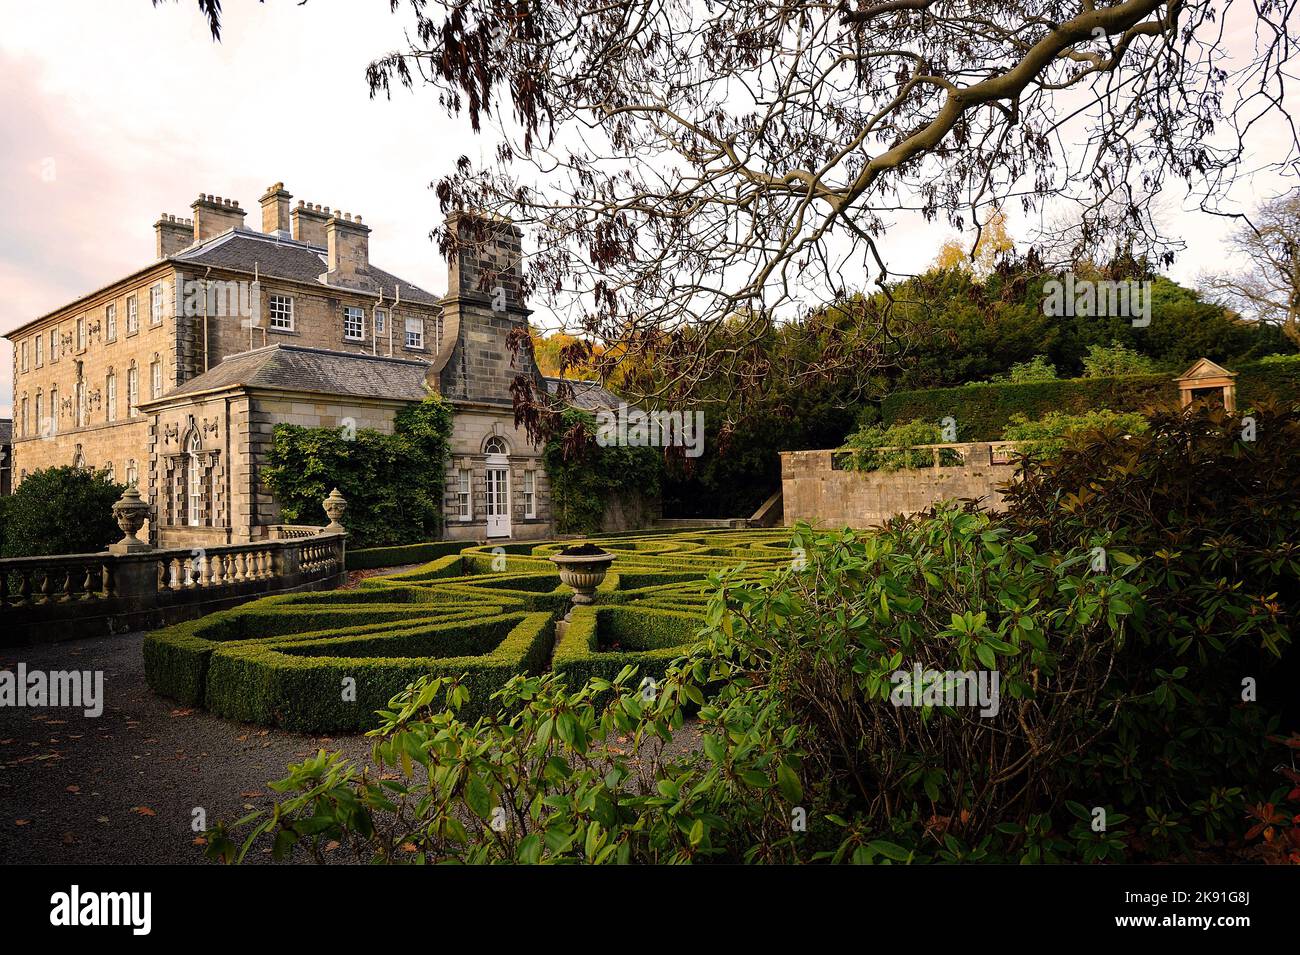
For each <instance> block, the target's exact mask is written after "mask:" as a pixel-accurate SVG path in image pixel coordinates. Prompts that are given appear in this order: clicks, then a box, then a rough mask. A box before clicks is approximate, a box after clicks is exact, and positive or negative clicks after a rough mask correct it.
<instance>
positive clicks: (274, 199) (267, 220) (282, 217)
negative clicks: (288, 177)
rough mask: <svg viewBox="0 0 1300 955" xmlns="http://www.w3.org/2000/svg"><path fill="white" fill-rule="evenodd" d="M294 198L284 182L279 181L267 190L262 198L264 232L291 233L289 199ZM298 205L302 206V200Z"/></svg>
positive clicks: (269, 233) (270, 233)
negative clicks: (285, 187) (286, 189)
mask: <svg viewBox="0 0 1300 955" xmlns="http://www.w3.org/2000/svg"><path fill="white" fill-rule="evenodd" d="M292 198H293V196H291V195H289V193H288V192H286V191H285V189H284V183H282V182H277V183H276V184H275V185H273V186H271V187H270V188H269V189H267V190H266V194H265V195H263V196H262V198H261V200H260V202H261V204H262V231H263V232H265V233H266V234H267V235H272V234H275V233H282V234H284V235H288V234H289V231H290V223H289V200H291V199H292ZM298 205H299V206H301V205H302V202H301V201H299V203H298Z"/></svg>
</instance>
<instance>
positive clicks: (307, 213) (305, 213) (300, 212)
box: [290, 199, 330, 246]
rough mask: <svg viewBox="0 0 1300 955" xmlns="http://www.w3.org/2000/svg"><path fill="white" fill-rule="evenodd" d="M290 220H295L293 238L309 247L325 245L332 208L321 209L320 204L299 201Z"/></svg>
mask: <svg viewBox="0 0 1300 955" xmlns="http://www.w3.org/2000/svg"><path fill="white" fill-rule="evenodd" d="M290 218H291V219H292V220H293V237H294V238H295V239H296V240H297V241H299V242H306V243H308V244H309V245H318V246H323V245H325V223H326V222H328V221H329V218H330V207H329V206H326V207H325V208H324V209H321V207H320V204H319V203H317V204H316V205H314V206H313V205H312V204H311V203H310V202H303V201H302V200H301V199H299V200H298V206H297V208H295V209H294V210H293V213H292V215H291V216H290Z"/></svg>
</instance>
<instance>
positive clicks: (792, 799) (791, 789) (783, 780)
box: [776, 763, 803, 806]
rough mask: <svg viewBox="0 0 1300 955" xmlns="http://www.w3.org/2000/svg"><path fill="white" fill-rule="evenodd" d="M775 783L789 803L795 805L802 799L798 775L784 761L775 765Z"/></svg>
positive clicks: (801, 788)
mask: <svg viewBox="0 0 1300 955" xmlns="http://www.w3.org/2000/svg"><path fill="white" fill-rule="evenodd" d="M776 785H777V787H778V788H779V789H780V790H781V795H782V796H784V797H785V799H786V801H787V802H788V803H790V805H792V806H794V805H797V804H798V803H799V802H800V801H801V800H802V799H803V784H802V783H800V782H799V776H798V774H797V773H795V771H794V770H793V769H791V768H790V767H789V766H787V765H786V764H785V763H778V764H777V766H776Z"/></svg>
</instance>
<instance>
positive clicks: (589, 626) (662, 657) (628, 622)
mask: <svg viewBox="0 0 1300 955" xmlns="http://www.w3.org/2000/svg"><path fill="white" fill-rule="evenodd" d="M702 622H703V621H702V619H701V618H700V617H699V616H698V615H696V614H692V613H684V612H679V611H673V610H665V609H659V608H654V607H646V606H637V605H626V604H614V605H609V606H601V605H588V606H585V607H576V608H574V611H573V613H572V615H571V616H570V618H569V625H568V627H567V629H566V631H565V634H564V636H563V637H562V638H561V639H560V641H559V643H557V644H556V647H555V655H554V657H552V659H551V669H552V670H554V671H555V672H556V673H558V674H560V675H561V676H563V677H564V680H565V683H566V684H567V685H568V686H569V687H570V688H577V687H580V686H582V685H583V684H584V683H585V682H586V681H587V680H588V679H590V678H591V677H594V676H598V677H604V678H605V679H607V680H612V679H614V678H615V677H616V676H618V674H619V673H620V672H621V671H622V669H623V667H625V666H628V665H629V664H630V665H632V666H634V667H636V668H637V672H638V682H639V681H640V680H643V679H645V678H647V677H649V678H651V679H654V680H662V679H663V677H664V674H665V673H666V672H667V671H668V667H669V665H670V664H671V663H672V662H673V660H675V659H677V658H678V657H680V656H682V655H684V654H685V652H686V650H687V649H688V648H689V647H690V646H691V645H692V644H693V643H694V642H695V640H696V638H697V635H698V632H699V630H700V626H701V624H702Z"/></svg>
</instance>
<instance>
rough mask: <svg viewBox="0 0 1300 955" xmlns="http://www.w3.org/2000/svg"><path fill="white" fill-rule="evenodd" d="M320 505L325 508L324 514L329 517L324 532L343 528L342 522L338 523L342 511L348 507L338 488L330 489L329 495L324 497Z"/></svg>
mask: <svg viewBox="0 0 1300 955" xmlns="http://www.w3.org/2000/svg"><path fill="white" fill-rule="evenodd" d="M321 506H322V507H324V508H325V516H326V517H328V518H329V519H330V522H329V523H328V524H326V525H325V530H324V533H327V534H328V533H331V532H337V531H342V530H345V528H344V527H343V524H342V523H340V520H341V518H342V517H343V512H344V511H346V510H347V509H348V502H347V499H346V498H344V497H343V495H342V494H340V493H339V489H338V488H335V489H334V490H332V491H330V493H329V496H328V497H326V498H325V501H324V503H323V504H322V505H321Z"/></svg>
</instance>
